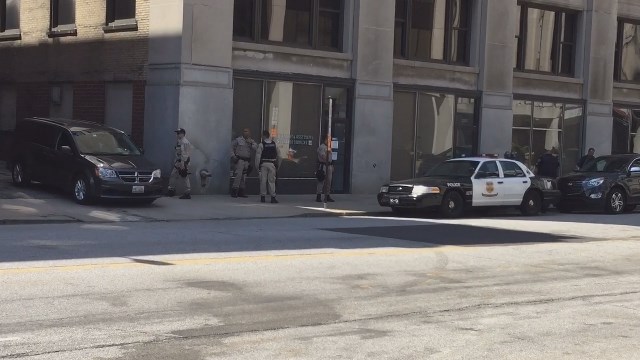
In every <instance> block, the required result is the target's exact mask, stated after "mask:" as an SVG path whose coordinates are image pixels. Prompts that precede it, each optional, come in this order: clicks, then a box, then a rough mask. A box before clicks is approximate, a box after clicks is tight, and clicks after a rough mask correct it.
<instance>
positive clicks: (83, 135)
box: [71, 128, 140, 155]
mask: <svg viewBox="0 0 640 360" xmlns="http://www.w3.org/2000/svg"><path fill="white" fill-rule="evenodd" d="M71 133H72V134H73V137H74V139H75V140H76V144H77V145H78V149H79V150H80V152H81V153H82V154H85V155H140V150H138V148H137V147H136V146H135V145H134V144H133V142H132V141H131V140H130V139H129V137H128V136H127V135H125V134H123V133H120V132H116V131H110V130H104V129H81V128H72V129H71Z"/></svg>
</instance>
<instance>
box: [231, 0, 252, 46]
mask: <svg viewBox="0 0 640 360" xmlns="http://www.w3.org/2000/svg"><path fill="white" fill-rule="evenodd" d="M254 6H255V2H254V0H235V1H234V2H233V36H234V37H236V38H240V39H251V38H253V32H254V28H253V14H254V13H255V8H254Z"/></svg>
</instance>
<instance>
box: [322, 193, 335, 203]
mask: <svg viewBox="0 0 640 360" xmlns="http://www.w3.org/2000/svg"><path fill="white" fill-rule="evenodd" d="M324 202H335V200H333V199H332V198H331V195H327V196H325V197H324Z"/></svg>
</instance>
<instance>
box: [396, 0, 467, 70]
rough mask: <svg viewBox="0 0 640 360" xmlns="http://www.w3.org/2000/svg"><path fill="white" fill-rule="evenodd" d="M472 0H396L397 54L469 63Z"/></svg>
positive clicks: (417, 58)
mask: <svg viewBox="0 0 640 360" xmlns="http://www.w3.org/2000/svg"><path fill="white" fill-rule="evenodd" d="M471 5H472V0H396V17H395V19H396V20H395V29H394V51H393V53H394V56H395V57H398V58H406V59H411V60H422V61H438V62H445V63H455V64H465V65H466V64H468V63H469V33H470V28H471Z"/></svg>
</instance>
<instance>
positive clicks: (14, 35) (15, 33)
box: [0, 29, 22, 41]
mask: <svg viewBox="0 0 640 360" xmlns="http://www.w3.org/2000/svg"><path fill="white" fill-rule="evenodd" d="M21 39H22V34H21V33H20V29H17V30H7V31H3V32H0V41H15V40H21Z"/></svg>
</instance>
